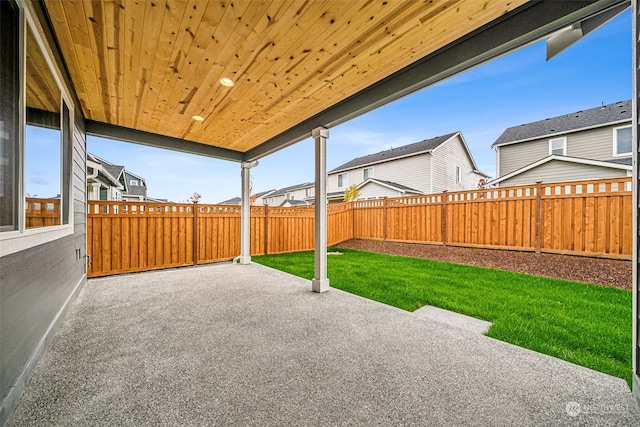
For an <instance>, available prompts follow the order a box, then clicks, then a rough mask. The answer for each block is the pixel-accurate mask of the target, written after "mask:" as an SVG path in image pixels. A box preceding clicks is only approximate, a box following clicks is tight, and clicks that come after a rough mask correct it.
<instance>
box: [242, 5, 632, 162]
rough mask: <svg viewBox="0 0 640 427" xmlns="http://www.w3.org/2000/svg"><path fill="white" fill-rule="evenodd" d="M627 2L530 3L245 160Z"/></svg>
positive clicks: (269, 142) (279, 137)
mask: <svg viewBox="0 0 640 427" xmlns="http://www.w3.org/2000/svg"><path fill="white" fill-rule="evenodd" d="M624 3H629V0H618V1H613V2H612V1H608V0H579V1H575V0H571V1H569V0H567V1H562V2H558V1H550V0H540V1H531V2H529V3H526V4H525V5H523V6H521V7H519V8H517V9H515V10H513V11H512V12H510V13H507V14H506V15H504V16H502V17H501V18H500V19H497V20H495V21H493V22H491V23H490V24H489V25H487V26H485V27H482V28H479V29H478V30H476V31H474V32H472V33H470V34H469V35H467V36H466V37H463V38H461V39H460V40H458V41H457V42H456V43H453V44H450V45H449V46H445V47H444V48H442V49H440V50H438V51H436V52H434V53H433V54H431V55H428V56H426V57H424V58H423V59H421V60H419V61H417V62H415V63H413V64H411V65H409V66H407V67H405V68H404V69H402V70H400V71H398V72H396V73H394V74H392V75H390V76H389V77H387V78H385V79H382V80H381V81H379V82H377V83H374V84H373V85H371V86H369V87H368V88H366V89H364V90H362V91H360V92H358V93H356V94H354V95H352V96H350V97H349V98H346V99H345V100H343V101H341V102H339V103H337V104H335V105H333V106H332V107H329V108H327V109H326V110H324V111H323V112H321V113H319V114H316V115H315V116H313V117H311V118H309V119H307V120H305V121H303V122H301V123H299V124H298V125H295V126H293V127H291V128H289V129H288V130H287V131H285V132H282V133H280V134H279V135H277V136H275V137H273V138H271V139H269V140H267V141H265V142H263V143H262V144H260V145H258V146H256V147H255V148H253V149H251V150H249V151H247V152H246V154H245V156H244V160H245V161H252V160H256V159H259V158H261V157H264V156H266V155H268V154H271V153H274V152H275V151H278V150H280V149H282V148H285V147H287V146H290V145H292V144H294V143H296V142H299V141H301V140H303V139H306V138H309V137H310V136H311V130H312V129H314V128H316V127H320V126H323V127H329V128H330V127H334V126H337V125H339V124H341V123H344V122H346V121H348V120H350V119H352V118H354V117H357V116H360V115H362V114H365V113H367V112H369V111H372V110H374V109H376V108H378V107H381V106H383V105H385V104H388V103H390V102H392V101H395V100H397V99H399V98H402V97H404V96H406V95H408V94H411V93H413V92H415V91H418V90H420V89H423V88H425V87H427V86H430V85H432V84H434V83H437V82H439V81H442V80H444V79H446V78H449V77H452V76H454V75H456V74H459V73H461V72H463V71H466V70H468V69H471V68H473V67H476V66H478V65H481V64H483V63H485V62H488V61H490V60H492V59H495V58H497V57H499V56H501V55H504V54H506V53H508V52H510V51H513V50H515V49H518V48H520V47H523V46H525V45H527V44H529V43H532V42H535V41H537V40H540V39H541V38H543V37H545V36H548V35H549V34H551V33H553V32H555V31H557V30H559V29H561V28H563V27H565V26H567V25H570V24H572V23H574V22H576V21H578V20H581V19H584V18H586V17H588V16H591V15H593V14H595V13H598V12H600V11H602V10H605V9H609V8H611V7H615V6H616V5H620V4H624Z"/></svg>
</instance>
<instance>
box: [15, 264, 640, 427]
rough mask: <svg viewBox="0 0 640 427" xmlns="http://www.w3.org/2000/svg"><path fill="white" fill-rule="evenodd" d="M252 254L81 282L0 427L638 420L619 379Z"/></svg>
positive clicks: (624, 422) (621, 423) (612, 422)
mask: <svg viewBox="0 0 640 427" xmlns="http://www.w3.org/2000/svg"><path fill="white" fill-rule="evenodd" d="M310 290H311V284H310V282H309V281H307V280H303V279H300V278H297V277H294V276H291V275H288V274H285V273H282V272H279V271H275V270H272V269H269V268H267V267H263V266H260V265H255V264H252V265H246V266H241V265H231V264H223V265H211V266H202V267H193V268H183V269H176V270H166V271H157V272H151V273H143V274H134V275H127V276H115V277H109V278H103V279H93V280H90V281H89V282H88V283H87V285H86V286H85V288H84V289H83V291H82V292H81V294H80V296H79V297H78V300H77V301H76V302H75V304H74V306H73V307H72V309H71V310H70V312H69V315H68V317H67V319H66V321H65V322H64V324H63V326H62V327H61V328H60V330H59V332H58V334H57V335H56V337H55V339H54V340H53V342H52V344H51V346H50V348H49V349H48V350H47V352H46V353H45V356H44V358H43V360H42V362H41V364H40V366H39V367H38V369H37V371H36V373H35V374H34V377H33V379H32V381H31V382H30V384H29V385H28V387H27V389H26V391H25V393H24V394H23V396H22V398H21V401H20V403H19V405H18V407H17V408H16V411H15V412H14V414H13V416H12V418H11V419H10V421H9V425H12V426H27V425H28V426H35V425H56V426H72V425H73V426H83V425H136V426H137V425H158V424H161V425H242V426H245V425H278V426H280V425H321V426H329V425H331V426H333V425H362V426H373V425H394V426H395V425H451V426H457V425H478V426H486V425H518V426H526V425H532V426H533V425H535V426H541V425H553V426H558V425H611V426H614V425H619V426H631V425H640V410H639V409H638V406H637V404H636V402H635V400H634V399H633V397H632V395H631V392H630V391H629V388H628V386H627V384H626V383H625V382H624V381H622V380H620V379H617V378H613V377H610V376H608V375H605V374H601V373H598V372H595V371H591V370H589V369H585V368H582V367H579V366H576V365H572V364H570V363H567V362H563V361H561V360H558V359H555V358H552V357H548V356H545V355H541V354H538V353H535V352H532V351H529V350H525V349H523V348H520V347H516V346H513V345H510V344H506V343H503V342H500V341H497V340H494V339H491V338H487V337H485V336H482V335H478V334H477V333H474V332H470V331H466V330H463V329H459V328H456V327H453V326H449V325H445V324H442V323H439V322H436V321H433V320H431V319H428V318H422V317H420V316H417V315H414V314H412V313H408V312H405V311H402V310H399V309H396V308H393V307H389V306H387V305H384V304H380V303H377V302H373V301H369V300H366V299H363V298H360V297H357V296H354V295H350V294H347V293H345V292H342V291H339V290H337V289H332V290H330V291H329V292H327V293H324V294H315V293H312V292H311V291H310Z"/></svg>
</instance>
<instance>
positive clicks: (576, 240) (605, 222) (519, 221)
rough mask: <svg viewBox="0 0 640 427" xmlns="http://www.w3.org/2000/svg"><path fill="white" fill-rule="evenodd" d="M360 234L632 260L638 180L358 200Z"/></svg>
mask: <svg viewBox="0 0 640 427" xmlns="http://www.w3.org/2000/svg"><path fill="white" fill-rule="evenodd" d="M353 210H354V212H353V220H354V225H353V230H354V237H355V238H364V239H382V240H390V241H398V242H419V243H437V244H444V245H452V246H465V247H482V248H496V249H516V250H525V251H536V252H548V253H561V254H574V255H588V256H603V257H611V258H622V259H631V246H632V225H633V224H632V193H631V178H630V177H629V178H617V179H604V180H596V181H580V182H565V183H549V184H544V183H542V182H538V183H536V184H534V185H525V186H517V187H505V188H491V189H484V190H474V191H461V192H455V193H453V192H452V193H449V192H446V191H445V192H443V193H441V194H436V195H424V196H412V197H403V198H397V199H382V200H366V201H357V202H354V203H353Z"/></svg>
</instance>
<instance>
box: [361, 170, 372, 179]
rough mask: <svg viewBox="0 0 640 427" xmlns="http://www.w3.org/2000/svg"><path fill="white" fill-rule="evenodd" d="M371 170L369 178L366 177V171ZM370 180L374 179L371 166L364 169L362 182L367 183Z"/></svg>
mask: <svg viewBox="0 0 640 427" xmlns="http://www.w3.org/2000/svg"><path fill="white" fill-rule="evenodd" d="M368 170H370V171H371V173H370V174H369V176H367V177H365V176H364V174H365V172H366V171H368ZM369 178H373V166H369V167H368V168H364V169H362V180H363V181H366V180H367V179H369Z"/></svg>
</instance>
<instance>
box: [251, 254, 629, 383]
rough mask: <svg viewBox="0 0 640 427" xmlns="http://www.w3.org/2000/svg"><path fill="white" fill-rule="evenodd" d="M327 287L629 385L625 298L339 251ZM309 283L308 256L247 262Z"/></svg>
mask: <svg viewBox="0 0 640 427" xmlns="http://www.w3.org/2000/svg"><path fill="white" fill-rule="evenodd" d="M339 250H340V252H343V255H338V256H330V257H328V263H329V265H328V271H329V274H328V275H329V279H330V283H331V286H332V287H335V288H338V289H342V290H344V291H347V292H350V293H353V294H356V295H361V296H363V297H365V298H369V299H372V300H376V301H380V302H383V303H385V304H389V305H393V306H395V307H398V308H401V309H404V310H408V311H413V310H416V309H418V308H420V307H422V306H423V305H425V304H429V305H433V306H437V307H441V308H445V309H448V310H452V311H456V312H458V313H463V314H467V315H470V316H474V317H477V318H481V319H485V320H489V321H490V322H492V323H493V325H492V326H491V329H490V330H489V332H488V333H487V335H488V336H490V337H493V338H496V339H499V340H502V341H506V342H509V343H512V344H516V345H519V346H521V347H526V348H529V349H531V350H535V351H538V352H541V353H545V354H548V355H551V356H555V357H558V358H560V359H564V360H567V361H569V362H573V363H576V364H578V365H582V366H586V367H588V368H591V369H595V370H597V371H600V372H605V373H607V374H610V375H614V376H616V377H620V378H623V379H625V380H626V381H627V382H628V383H629V384H631V347H632V344H631V334H632V332H631V328H632V326H631V325H632V323H631V317H632V315H631V292H629V291H625V290H620V289H614V288H609V287H604V286H595V285H589V284H584V283H578V282H569V281H565V280H558V279H551V278H547V277H538V276H530V275H526V274H520V273H512V272H508V271H500V270H495V269H489V268H481V267H472V266H466V265H459V264H450V263H445V262H440V261H432V260H426V259H418V258H408V257H401V256H392V255H384V254H376V253H370V252H364V251H357V250H352V249H339ZM252 260H253V261H255V262H257V263H260V264H263V265H266V266H269V267H273V268H276V269H278V270H282V271H286V272H288V273H291V274H294V275H296V276H300V277H303V278H306V279H312V278H313V252H298V253H292V254H282V255H266V256H258V257H253V258H252Z"/></svg>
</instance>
